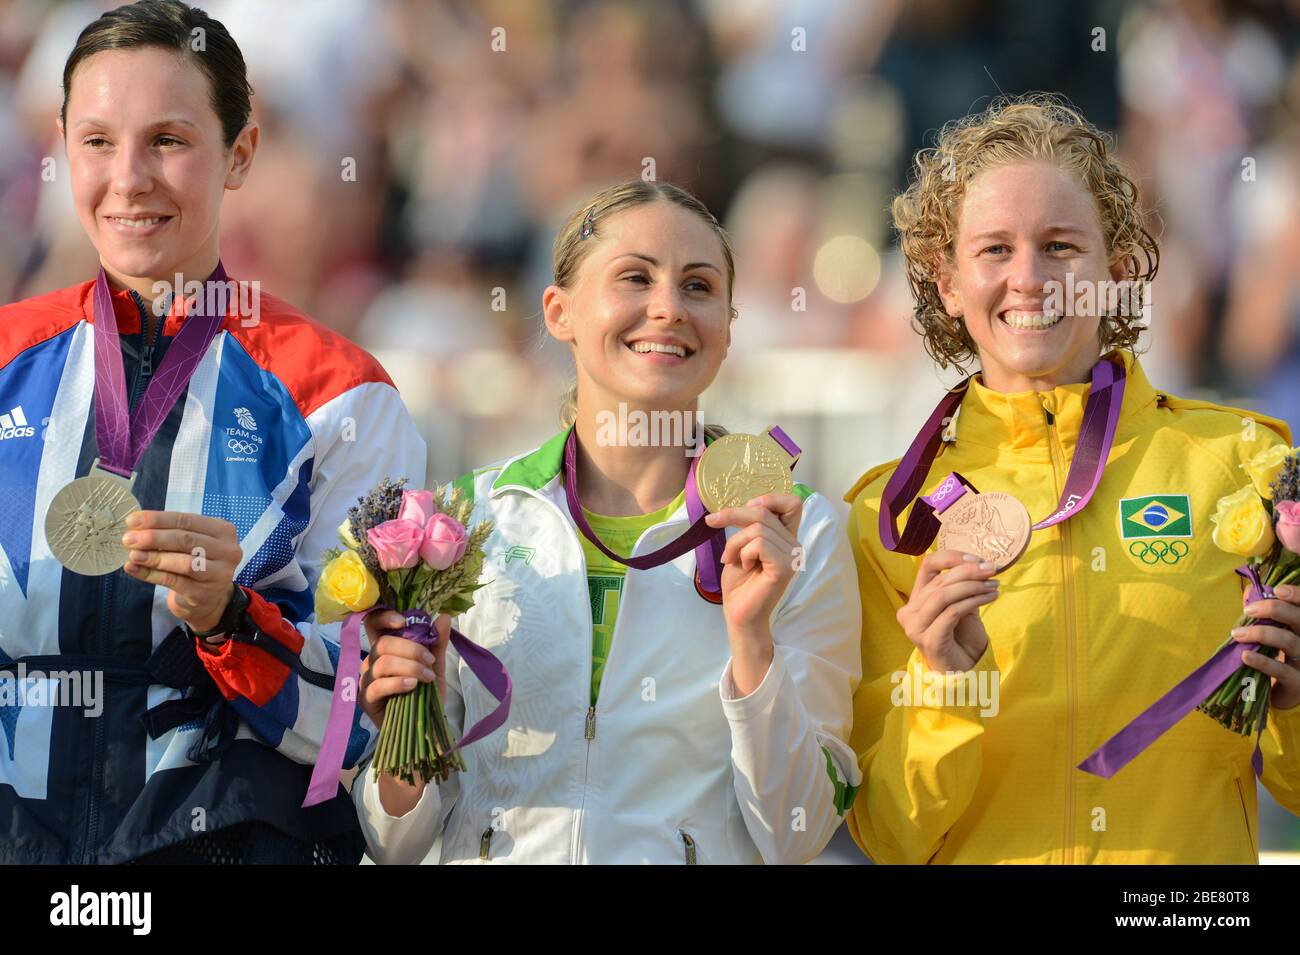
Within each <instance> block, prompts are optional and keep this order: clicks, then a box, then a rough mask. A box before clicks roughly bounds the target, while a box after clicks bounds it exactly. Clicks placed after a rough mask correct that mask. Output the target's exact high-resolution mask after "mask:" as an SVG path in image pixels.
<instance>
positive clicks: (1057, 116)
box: [890, 93, 1160, 368]
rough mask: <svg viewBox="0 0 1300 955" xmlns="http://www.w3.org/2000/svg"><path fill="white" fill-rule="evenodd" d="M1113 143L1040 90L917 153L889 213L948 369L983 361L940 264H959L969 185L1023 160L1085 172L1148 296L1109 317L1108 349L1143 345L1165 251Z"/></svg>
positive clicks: (1104, 222) (919, 310)
mask: <svg viewBox="0 0 1300 955" xmlns="http://www.w3.org/2000/svg"><path fill="white" fill-rule="evenodd" d="M1114 149H1115V147H1114V143H1113V141H1112V140H1111V138H1110V136H1108V135H1107V134H1106V133H1103V132H1102V131H1101V130H1099V129H1097V127H1095V126H1093V125H1092V124H1091V123H1090V122H1088V121H1087V120H1086V119H1084V118H1083V116H1082V115H1081V114H1080V113H1079V112H1078V111H1076V110H1075V109H1073V108H1072V107H1071V106H1069V105H1068V104H1067V103H1066V102H1064V101H1063V100H1062V99H1061V98H1059V97H1057V96H1055V95H1052V94H1046V93H1039V94H1033V95H1029V96H1018V97H1008V96H1002V97H999V98H998V99H996V100H994V101H993V103H992V104H991V105H990V106H989V107H988V108H987V109H985V110H984V111H983V112H980V113H972V114H971V115H969V116H965V117H963V118H961V119H958V120H954V121H952V122H950V123H947V124H946V125H945V126H944V127H943V129H941V130H940V131H939V134H938V136H937V138H936V142H935V145H934V146H933V147H932V148H929V149H922V150H921V151H920V152H918V153H917V154H916V160H915V163H914V166H913V170H912V177H911V181H910V183H909V185H908V187H907V189H906V190H905V191H904V192H902V193H900V194H899V195H897V196H895V197H894V201H893V204H892V206H891V210H890V211H891V212H892V214H893V219H894V228H895V230H896V231H897V233H898V241H899V246H900V247H901V249H902V252H903V256H904V258H905V260H906V270H907V281H908V284H909V285H911V287H912V297H913V299H914V301H915V302H916V306H915V309H914V311H913V317H912V318H913V323H914V324H915V326H916V330H917V331H918V332H919V333H920V334H921V335H922V336H923V337H924V339H925V347H926V351H928V352H929V353H930V355H931V357H933V358H934V360H935V361H937V362H938V363H939V365H940V367H943V368H947V367H948V365H949V364H954V365H958V366H961V365H964V364H966V363H967V362H968V361H970V360H971V359H972V358H975V357H976V350H975V343H974V341H972V339H971V337H970V333H969V332H968V331H967V330H966V326H965V323H964V322H962V321H960V320H959V319H958V318H954V317H952V316H950V315H949V314H948V313H947V311H946V310H945V309H944V306H943V301H942V299H941V298H940V296H939V289H938V286H937V284H936V277H937V275H938V273H939V267H940V265H941V264H942V263H943V262H944V260H945V259H947V260H948V261H949V262H950V261H951V257H952V252H953V242H954V240H955V239H956V234H957V219H958V216H959V214H960V211H961V203H962V199H963V198H964V197H965V194H966V188H967V186H968V185H969V183H970V182H971V180H972V179H974V178H975V176H977V175H978V174H979V173H981V172H983V171H984V170H986V169H990V168H993V167H995V166H1003V165H1007V164H1010V163H1015V162H1020V161H1023V160H1041V159H1046V160H1050V161H1052V162H1055V163H1056V164H1058V165H1059V166H1060V167H1061V168H1062V169H1064V170H1066V171H1068V172H1073V173H1075V174H1077V175H1078V176H1079V178H1080V180H1081V181H1082V182H1083V184H1084V186H1085V187H1086V188H1087V189H1088V191H1089V192H1091V193H1092V196H1093V198H1094V200H1095V201H1096V205H1097V212H1098V214H1099V215H1100V217H1101V228H1102V234H1103V236H1104V237H1105V241H1106V250H1107V252H1108V253H1109V254H1110V258H1111V261H1114V259H1115V258H1116V257H1119V258H1121V259H1122V260H1123V262H1124V266H1125V278H1126V279H1127V280H1129V281H1133V282H1135V283H1136V285H1137V289H1138V295H1139V296H1141V297H1142V298H1140V299H1139V301H1138V302H1137V306H1136V307H1134V308H1132V309H1127V310H1122V311H1121V314H1118V315H1106V316H1103V318H1102V325H1101V343H1102V347H1103V349H1104V350H1109V349H1112V348H1129V349H1131V348H1133V347H1134V345H1135V344H1136V343H1137V340H1138V336H1139V335H1140V334H1141V333H1142V332H1143V331H1144V330H1145V328H1146V326H1145V325H1143V324H1142V323H1141V321H1140V319H1141V314H1142V307H1141V306H1142V305H1143V304H1144V302H1145V296H1146V295H1147V294H1148V290H1147V283H1148V282H1150V281H1151V280H1152V279H1154V278H1155V275H1156V269H1157V268H1158V266H1159V264H1160V249H1159V247H1158V245H1157V244H1156V240H1155V238H1154V237H1153V236H1152V235H1151V233H1150V232H1148V231H1147V230H1146V228H1145V227H1144V226H1143V223H1142V211H1141V207H1140V204H1139V198H1138V188H1137V185H1136V184H1135V183H1134V182H1133V180H1132V179H1130V178H1129V177H1128V176H1127V175H1126V174H1125V172H1124V169H1123V168H1122V167H1121V166H1120V164H1119V162H1118V161H1117V160H1116V159H1115V156H1114ZM1125 313H1126V314H1125Z"/></svg>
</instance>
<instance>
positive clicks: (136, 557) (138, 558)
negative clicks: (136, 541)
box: [130, 550, 149, 564]
mask: <svg viewBox="0 0 1300 955" xmlns="http://www.w3.org/2000/svg"><path fill="white" fill-rule="evenodd" d="M148 556H149V555H148V554H146V553H145V552H144V551H142V550H133V551H131V554H130V557H131V559H132V560H133V561H135V562H136V563H137V564H143V563H144V562H145V558H147V557H148Z"/></svg>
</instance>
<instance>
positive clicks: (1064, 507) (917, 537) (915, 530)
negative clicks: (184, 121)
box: [880, 358, 1126, 555]
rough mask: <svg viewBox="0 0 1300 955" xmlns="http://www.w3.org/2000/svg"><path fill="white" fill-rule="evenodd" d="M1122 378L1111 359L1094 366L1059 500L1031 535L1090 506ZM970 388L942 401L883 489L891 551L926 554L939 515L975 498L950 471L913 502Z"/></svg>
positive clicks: (884, 529)
mask: <svg viewBox="0 0 1300 955" xmlns="http://www.w3.org/2000/svg"><path fill="white" fill-rule="evenodd" d="M1125 375H1126V372H1125V369H1124V365H1123V364H1122V363H1121V362H1119V361H1118V360H1115V359H1111V358H1103V359H1101V360H1100V361H1099V362H1097V364H1095V365H1093V366H1092V387H1091V390H1090V391H1089V393H1088V401H1087V404H1085V405H1084V409H1083V422H1082V424H1081V425H1080V428H1079V442H1078V444H1077V445H1076V446H1075V449H1074V459H1073V460H1072V461H1071V462H1070V470H1069V473H1068V474H1067V475H1066V478H1065V487H1064V488H1063V489H1062V491H1061V500H1060V502H1059V503H1058V504H1057V507H1056V510H1055V511H1053V512H1052V514H1051V515H1050V516H1048V517H1046V518H1044V519H1043V520H1041V521H1039V522H1038V523H1037V524H1035V525H1034V526H1033V529H1034V530H1041V529H1042V528H1044V527H1051V526H1052V525H1053V524H1059V523H1060V522H1061V521H1063V520H1065V519H1066V518H1068V517H1070V515H1072V514H1074V513H1076V512H1078V511H1081V510H1083V509H1084V508H1085V507H1087V506H1088V502H1089V501H1091V500H1092V496H1093V494H1094V493H1096V490H1097V486H1098V485H1099V484H1100V483H1101V476H1102V473H1103V472H1104V471H1105V470H1106V459H1107V458H1108V457H1109V456H1110V449H1111V446H1112V445H1113V444H1114V442H1115V431H1116V428H1117V427H1118V426H1119V413H1120V408H1121V407H1122V406H1123V403H1124V383H1125ZM969 384H970V381H969V379H968V380H967V381H965V382H963V383H962V384H961V385H960V386H959V387H958V388H956V389H955V390H953V391H951V392H949V393H948V394H947V395H944V397H943V400H941V401H940V402H939V404H938V406H937V407H936V408H935V409H934V412H933V413H932V414H931V415H930V417H929V419H928V420H927V421H926V422H925V424H924V425H922V426H921V430H920V431H919V432H917V435H916V438H915V439H913V441H912V444H911V447H909V448H908V449H907V453H906V454H905V455H903V459H902V461H900V462H899V465H898V467H897V468H896V469H895V470H894V473H893V474H892V475H890V478H889V481H888V483H886V485H885V494H884V498H883V500H882V501H881V508H880V540H881V542H882V543H883V544H884V545H885V547H886V548H887V549H889V550H891V551H897V552H900V553H904V554H913V555H915V554H923V553H925V551H926V550H927V549H929V547H930V545H931V544H932V543H934V539H935V537H936V536H937V535H938V533H939V517H938V515H940V514H942V513H943V512H944V511H945V510H946V509H947V508H949V507H951V506H952V505H953V504H954V503H956V502H957V501H958V500H959V499H960V498H961V497H962V496H963V495H964V494H965V493H966V492H967V491H968V490H969V491H970V492H972V493H979V492H978V491H976V489H975V486H974V485H972V484H971V483H970V482H969V481H967V480H966V479H965V478H964V477H962V476H961V475H960V474H958V473H957V472H956V471H953V472H952V473H951V474H949V475H948V476H947V477H946V478H944V480H943V481H942V482H941V483H940V485H939V487H938V488H936V489H935V490H934V492H933V493H931V494H929V495H926V496H925V497H921V498H919V499H917V494H918V493H919V492H920V490H921V485H922V484H924V483H925V479H926V477H927V476H928V475H929V473H930V466H931V465H932V464H934V459H935V458H936V457H937V456H938V453H939V445H940V444H941V443H942V439H943V429H944V425H945V423H946V422H947V421H949V420H951V418H952V415H953V414H955V413H956V411H957V408H958V406H959V405H960V404H961V400H962V398H963V397H964V395H965V393H966V388H967V386H968V385H969ZM913 500H915V501H916V504H915V505H914V506H913V507H912V512H911V514H909V515H908V518H907V526H906V527H905V528H904V529H903V533H902V535H901V536H900V535H899V533H898V517H899V515H900V514H902V513H903V511H904V509H906V507H907V506H908V505H909V504H911V503H912V502H913Z"/></svg>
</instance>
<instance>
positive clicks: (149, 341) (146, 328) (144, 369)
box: [131, 291, 166, 384]
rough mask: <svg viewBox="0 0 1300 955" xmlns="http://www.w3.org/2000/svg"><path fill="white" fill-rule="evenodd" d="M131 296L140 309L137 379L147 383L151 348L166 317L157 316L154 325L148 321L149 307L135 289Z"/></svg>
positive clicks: (150, 368) (151, 369) (149, 375)
mask: <svg viewBox="0 0 1300 955" xmlns="http://www.w3.org/2000/svg"><path fill="white" fill-rule="evenodd" d="M131 298H132V299H134V300H135V307H136V308H137V309H139V311H140V343H141V345H143V348H141V350H140V376H139V381H141V382H144V383H146V384H147V383H148V381H149V379H150V378H152V377H153V350H154V346H155V345H156V344H157V343H158V336H159V335H160V334H161V333H162V326H163V322H165V321H166V318H165V317H163V318H159V319H158V324H157V325H156V326H155V325H153V323H152V322H150V320H149V319H150V316H149V309H148V308H147V307H146V306H145V304H144V299H142V298H140V296H139V294H138V293H137V292H135V291H132V292H131Z"/></svg>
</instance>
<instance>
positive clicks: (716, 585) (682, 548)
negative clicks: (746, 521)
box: [564, 425, 802, 603]
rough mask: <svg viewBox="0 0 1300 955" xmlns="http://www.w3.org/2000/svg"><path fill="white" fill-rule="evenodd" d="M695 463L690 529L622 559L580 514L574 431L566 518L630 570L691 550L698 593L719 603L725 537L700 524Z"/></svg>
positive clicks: (784, 437)
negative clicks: (641, 552)
mask: <svg viewBox="0 0 1300 955" xmlns="http://www.w3.org/2000/svg"><path fill="white" fill-rule="evenodd" d="M768 434H769V435H771V436H772V440H774V441H775V442H776V443H777V444H779V445H780V446H781V448H782V449H783V450H784V451H785V453H786V454H788V455H790V457H791V458H795V459H797V458H798V457H799V455H800V454H801V453H802V449H801V448H800V447H799V445H797V444H795V443H794V440H793V439H792V438H791V437H790V436H789V435H788V434H786V433H785V432H784V431H782V430H781V428H779V427H777V426H776V425H773V426H772V428H771V429H770V430H769V431H768ZM699 462H700V455H696V456H695V457H694V458H692V459H691V467H690V471H689V472H688V473H687V475H686V487H685V491H686V515H687V517H689V518H690V520H691V526H690V527H688V528H687V529H686V531H685V532H684V533H683V534H682V535H681V536H680V537H678V538H677V539H676V540H672V541H669V542H668V543H667V544H665V545H664V546H663V547H660V548H659V549H658V550H655V551H651V552H650V553H649V554H642V555H641V556H640V557H622V556H620V555H619V554H616V553H614V552H613V551H612V550H610V549H609V547H607V546H606V545H605V542H604V541H602V540H601V539H600V537H599V536H598V535H597V534H596V532H595V531H594V530H593V529H592V527H591V524H590V523H589V522H588V521H587V516H586V515H585V514H583V513H582V503H581V502H580V501H579V500H578V429H577V428H574V429H572V430H571V431H570V432H569V437H568V439H567V440H566V441H565V442H564V499H565V502H566V503H567V504H568V506H569V516H571V517H572V518H573V523H574V524H576V525H577V526H578V530H579V531H581V532H582V536H583V537H585V538H587V540H589V541H591V543H592V545H593V546H595V548H596V549H597V550H599V551H600V552H601V553H602V554H604V555H605V556H606V557H608V558H609V559H610V560H615V561H618V562H619V563H620V564H623V565H624V566H627V567H631V568H632V569H633V570H649V569H650V568H651V567H658V566H660V565H661V564H666V563H668V562H669V561H670V560H674V559H676V558H678V557H680V556H681V555H682V554H684V553H686V552H687V551H688V550H694V551H695V569H696V576H697V578H698V579H697V582H696V587H697V589H698V590H699V591H700V596H702V597H704V598H705V599H706V600H710V601H711V602H713V603H718V602H720V601H721V594H722V550H723V547H725V546H726V543H727V536H726V532H725V531H724V529H723V528H721V527H719V528H716V529H715V528H712V527H710V526H709V525H708V524H706V523H705V522H704V518H705V516H706V515H707V514H708V513H709V511H708V508H706V507H705V506H704V502H703V501H701V500H700V492H699V488H698V487H697V486H696V484H695V469H696V467H697V466H698V465H699ZM791 467H792V468H793V467H794V465H793V464H792V465H791Z"/></svg>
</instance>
